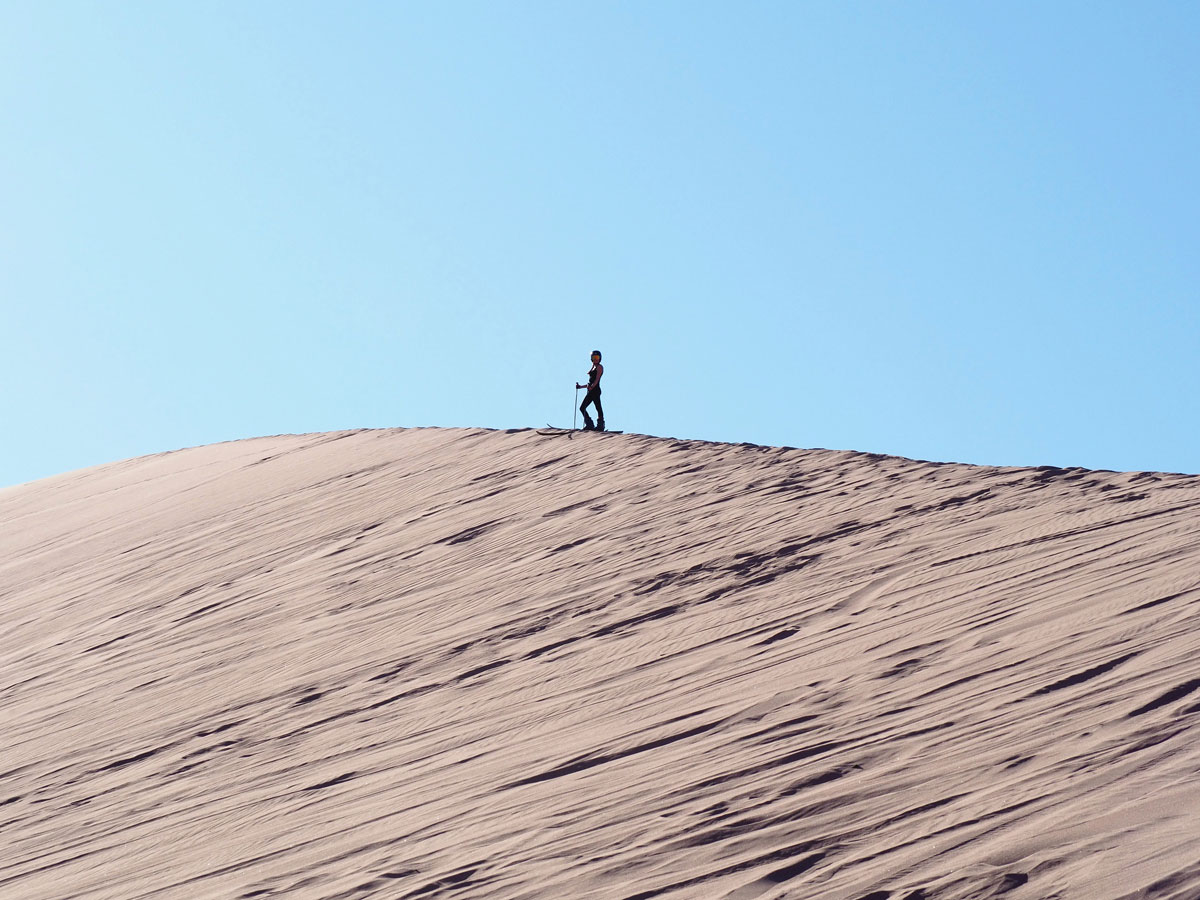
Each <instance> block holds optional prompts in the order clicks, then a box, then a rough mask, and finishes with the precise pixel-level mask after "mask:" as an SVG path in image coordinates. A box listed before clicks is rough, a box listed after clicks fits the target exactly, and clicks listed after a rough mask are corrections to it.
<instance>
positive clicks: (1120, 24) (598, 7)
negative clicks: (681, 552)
mask: <svg viewBox="0 0 1200 900" xmlns="http://www.w3.org/2000/svg"><path fill="white" fill-rule="evenodd" d="M1198 32H1200V6H1196V5H1195V4H1187V3H1167V2H1139V3H1129V2H1103V0H1093V2H1065V0H1064V2H1054V3H1044V2H1003V3H1002V2H980V3H961V2H939V3H932V2H911V3H890V2H887V3H885V2H876V3H855V2H840V0H839V2H832V0H831V2H812V3H805V2H791V0H789V2H764V0H747V2H737V3H733V2H720V3H716V2H704V0H678V2H677V0H639V2H619V0H609V2H592V0H573V2H569V3H563V2H556V0H555V2H551V0H546V2H532V0H504V2H499V0H497V2H489V3H482V2H479V3H474V2H471V3H469V2H456V0H429V2H409V3H400V2H387V3H383V2H380V3H366V2H358V3H345V4H343V3H331V2H322V3H311V2H307V3H306V2H292V0H289V2H267V0H264V2H255V3H242V2H236V3H233V2H231V3H219V2H203V3H200V2H194V3H187V2H174V3H160V2H143V3H138V2H122V3H109V4H100V3H91V2H88V3H83V2H80V3H64V2H32V0H30V2H9V3H6V4H4V5H2V6H0V114H2V116H0V121H2V122H3V123H4V124H3V140H2V141H0V302H2V303H3V307H4V319H3V321H4V328H3V330H2V340H3V372H4V386H3V391H2V392H0V404H2V405H0V417H2V421H3V423H4V433H5V436H6V440H5V441H4V442H3V444H2V445H0V484H14V483H18V482H23V481H27V480H31V479H35V478H40V477H43V476H46V475H51V474H55V473H57V472H61V471H65V470H69V469H74V468H78V467H82V466H87V465H94V464H97V463H102V462H107V461H112V460H116V459H122V458H126V457H130V456H136V455H140V454H144V453H152V452H157V451H161V450H170V449H176V448H179V447H183V446H190V445H196V444H204V443H211V442H214V441H220V440H229V439H234V438H240V437H252V436H257V435H263V434H275V433H280V432H307V431H323V430H331V429H341V428H352V427H388V426H399V425H403V426H411V425H484V426H490V427H516V426H523V425H540V424H543V423H545V422H547V421H550V422H555V423H569V422H570V416H571V412H572V409H573V401H574V399H575V391H574V387H573V385H574V383H575V381H576V380H578V379H581V378H582V377H583V376H584V373H585V372H586V370H587V366H588V359H587V357H588V353H589V351H590V350H591V349H592V348H593V347H598V348H600V349H602V350H603V351H604V354H605V364H606V366H607V374H606V376H605V384H604V388H605V394H604V399H605V407H606V412H607V414H608V423H609V426H610V427H612V428H624V429H626V430H630V431H641V432H648V433H652V434H662V435H673V436H680V437H696V438H705V439H712V440H725V441H752V442H756V443H769V444H787V445H792V446H800V447H834V448H846V449H855V450H866V451H874V452H883V453H894V454H900V455H905V456H913V457H918V458H924V459H935V460H955V461H965V462H978V463H995V464H1012V465H1042V464H1053V465H1064V466H1065V465H1083V466H1089V467H1099V468H1115V469H1166V470H1174V471H1188V472H1200V440H1198V438H1200V431H1198V428H1197V424H1196V403H1195V396H1196V388H1197V383H1198V380H1200V378H1198V377H1200V363H1198V362H1197V358H1196V347H1197V337H1198V336H1200V291H1198V287H1200V271H1198V268H1200V263H1198V254H1197V252H1196V248H1197V247H1198V246H1200V225H1198V210H1200V179H1198V163H1197V160H1200V104H1198V103H1197V102H1196V98H1197V97H1200V56H1198V55H1197V54H1196V52H1195V35H1196V34H1197V33H1198Z"/></svg>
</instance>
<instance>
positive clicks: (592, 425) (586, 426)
mask: <svg viewBox="0 0 1200 900" xmlns="http://www.w3.org/2000/svg"><path fill="white" fill-rule="evenodd" d="M600 359H601V356H600V351H599V350H593V351H592V368H591V369H590V370H589V371H588V383H587V384H578V383H576V385H575V390H579V389H580V388H583V387H586V388H587V393H586V394H585V395H584V397H583V403H582V405H580V407H579V411H580V412H581V413H583V430H584V431H603V430H604V407H603V406H601V405H600V378H601V376H603V375H604V366H602V365H600ZM593 403H594V404H596V418H597V420H598V421H597V422H592V417H591V416H589V415H588V407H589V406H591V405H592V404H593Z"/></svg>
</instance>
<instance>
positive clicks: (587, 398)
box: [579, 391, 596, 429]
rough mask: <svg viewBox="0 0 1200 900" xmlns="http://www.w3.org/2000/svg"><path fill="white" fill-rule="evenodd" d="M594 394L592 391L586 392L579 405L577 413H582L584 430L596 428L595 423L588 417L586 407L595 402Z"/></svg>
mask: <svg viewBox="0 0 1200 900" xmlns="http://www.w3.org/2000/svg"><path fill="white" fill-rule="evenodd" d="M594 394H595V392H594V391H588V392H587V393H586V394H585V395H584V397H583V403H581V404H580V405H579V411H580V412H581V413H583V427H584V428H586V429H592V428H595V427H596V425H595V423H594V422H593V421H592V417H591V416H590V415H588V407H589V406H590V405H591V404H592V403H593V402H595V400H596V397H595V396H594Z"/></svg>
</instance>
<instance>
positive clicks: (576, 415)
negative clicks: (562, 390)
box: [571, 384, 579, 431]
mask: <svg viewBox="0 0 1200 900" xmlns="http://www.w3.org/2000/svg"><path fill="white" fill-rule="evenodd" d="M578 418H579V385H578V384H577V385H575V411H574V412H573V413H571V430H572V431H574V430H575V420H576V419H578Z"/></svg>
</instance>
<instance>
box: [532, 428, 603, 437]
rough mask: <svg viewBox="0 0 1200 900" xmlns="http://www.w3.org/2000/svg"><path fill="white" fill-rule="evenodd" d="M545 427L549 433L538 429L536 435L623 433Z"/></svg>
mask: <svg viewBox="0 0 1200 900" xmlns="http://www.w3.org/2000/svg"><path fill="white" fill-rule="evenodd" d="M546 427H547V428H549V429H550V431H542V430H541V429H540V428H539V429H538V432H537V433H538V434H544V435H546V436H547V437H553V436H554V435H558V434H565V435H566V436H567V437H570V436H571V435H573V434H582V433H583V432H591V433H592V434H624V433H625V432H623V431H607V430H605V431H596V430H595V429H593V428H559V427H558V426H557V425H547V426H546Z"/></svg>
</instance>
